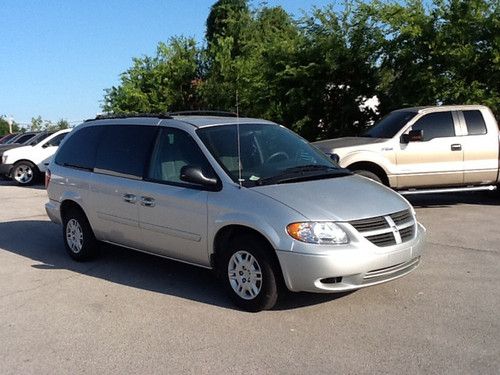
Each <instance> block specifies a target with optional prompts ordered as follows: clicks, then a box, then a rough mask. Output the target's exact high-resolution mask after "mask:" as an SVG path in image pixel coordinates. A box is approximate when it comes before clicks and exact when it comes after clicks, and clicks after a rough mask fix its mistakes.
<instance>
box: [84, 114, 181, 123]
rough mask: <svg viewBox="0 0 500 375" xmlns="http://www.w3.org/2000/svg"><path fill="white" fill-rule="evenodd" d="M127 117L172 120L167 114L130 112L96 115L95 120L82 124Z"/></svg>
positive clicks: (91, 119)
mask: <svg viewBox="0 0 500 375" xmlns="http://www.w3.org/2000/svg"><path fill="white" fill-rule="evenodd" d="M129 117H156V118H160V119H171V118H172V116H171V115H170V113H168V112H166V113H135V112H130V113H110V114H102V115H97V116H96V117H95V118H90V119H87V120H85V121H84V122H87V121H95V120H109V119H118V118H129Z"/></svg>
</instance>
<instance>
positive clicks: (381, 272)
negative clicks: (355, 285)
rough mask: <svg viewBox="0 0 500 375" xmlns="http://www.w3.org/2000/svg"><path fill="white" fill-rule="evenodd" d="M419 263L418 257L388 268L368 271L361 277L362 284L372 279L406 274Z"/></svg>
mask: <svg viewBox="0 0 500 375" xmlns="http://www.w3.org/2000/svg"><path fill="white" fill-rule="evenodd" d="M419 263H420V257H416V258H413V259H412V260H410V261H408V262H404V263H399V264H395V265H393V266H390V267H385V268H380V269H378V270H372V271H368V272H367V273H366V274H365V276H364V277H363V281H364V282H372V281H373V279H376V278H381V279H385V278H388V277H391V276H396V275H398V274H401V273H404V272H407V271H410V270H412V269H413V268H415V267H416V266H417V265H418V264H419Z"/></svg>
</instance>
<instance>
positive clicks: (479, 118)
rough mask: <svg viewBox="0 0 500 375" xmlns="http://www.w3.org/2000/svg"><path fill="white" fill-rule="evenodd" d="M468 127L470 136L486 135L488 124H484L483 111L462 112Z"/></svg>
mask: <svg viewBox="0 0 500 375" xmlns="http://www.w3.org/2000/svg"><path fill="white" fill-rule="evenodd" d="M462 113H463V114H464V118H465V124H466V125H467V133H468V134H469V135H480V134H486V124H485V123H484V119H483V115H482V114H481V111H478V110H475V111H462Z"/></svg>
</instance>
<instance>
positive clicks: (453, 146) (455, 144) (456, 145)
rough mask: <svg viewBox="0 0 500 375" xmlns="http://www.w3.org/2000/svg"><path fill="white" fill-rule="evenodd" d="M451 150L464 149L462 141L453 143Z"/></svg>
mask: <svg viewBox="0 0 500 375" xmlns="http://www.w3.org/2000/svg"><path fill="white" fill-rule="evenodd" d="M451 151H462V145H461V144H460V143H454V144H452V145H451Z"/></svg>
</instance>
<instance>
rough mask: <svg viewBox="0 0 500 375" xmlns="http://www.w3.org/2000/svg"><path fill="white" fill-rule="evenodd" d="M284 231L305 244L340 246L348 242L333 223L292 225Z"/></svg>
mask: <svg viewBox="0 0 500 375" xmlns="http://www.w3.org/2000/svg"><path fill="white" fill-rule="evenodd" d="M286 231H287V232H288V234H289V235H290V236H291V237H293V238H294V239H296V240H298V241H302V242H307V243H315V244H333V245H340V244H346V243H348V242H349V237H347V233H346V232H344V230H343V229H342V228H340V227H339V226H338V225H337V224H335V223H333V222H305V223H292V224H289V225H288V226H287V227H286Z"/></svg>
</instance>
